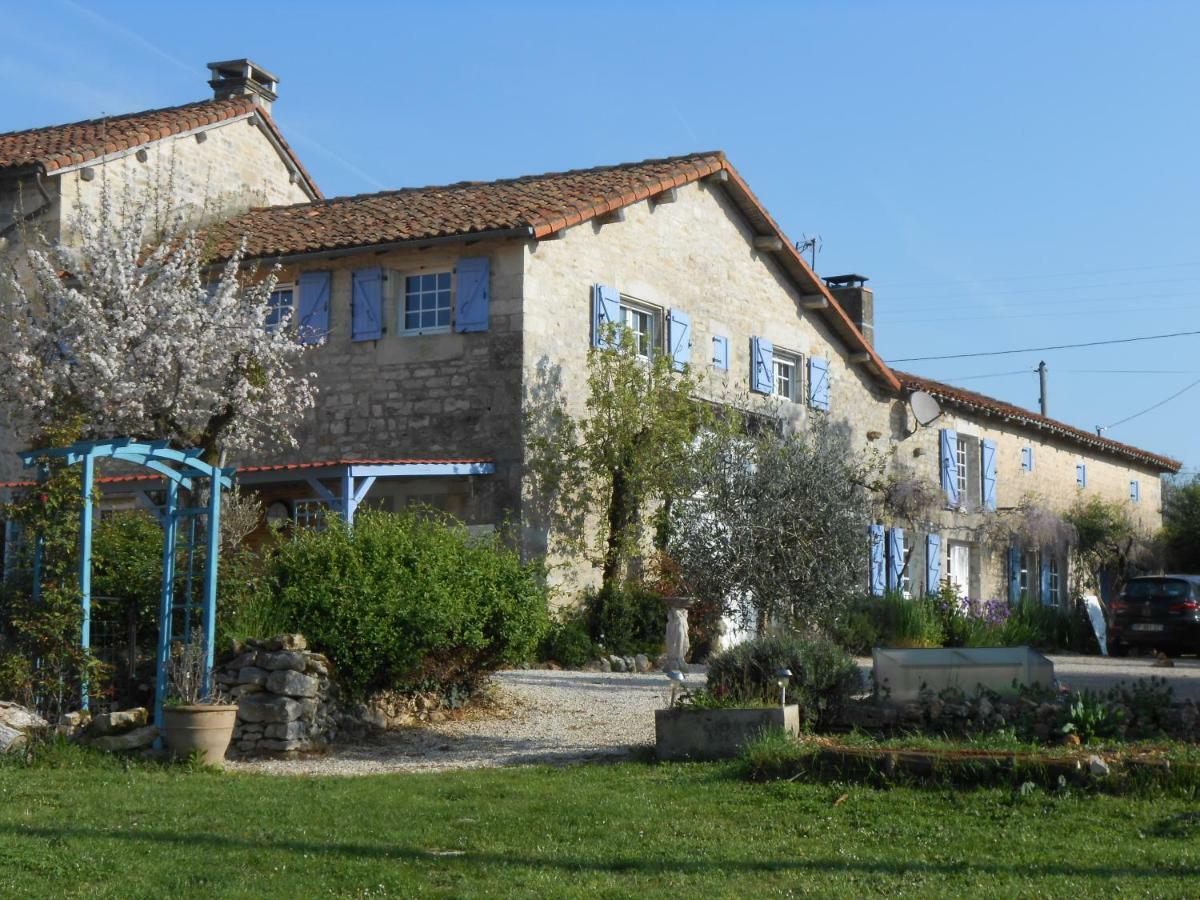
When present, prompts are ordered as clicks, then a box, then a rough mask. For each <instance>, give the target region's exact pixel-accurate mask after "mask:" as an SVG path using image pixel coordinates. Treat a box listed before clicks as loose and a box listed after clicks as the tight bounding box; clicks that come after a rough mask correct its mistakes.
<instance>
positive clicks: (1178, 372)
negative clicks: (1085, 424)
mask: <svg viewBox="0 0 1200 900" xmlns="http://www.w3.org/2000/svg"><path fill="white" fill-rule="evenodd" d="M1054 371H1055V372H1057V373H1058V374H1060V375H1061V374H1063V373H1070V374H1072V375H1200V370H1196V369H1055V370H1054Z"/></svg>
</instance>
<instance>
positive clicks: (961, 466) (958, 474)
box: [954, 437, 967, 504]
mask: <svg viewBox="0 0 1200 900" xmlns="http://www.w3.org/2000/svg"><path fill="white" fill-rule="evenodd" d="M954 445H955V446H954V468H955V472H954V478H955V481H956V483H957V484H958V498H959V502H960V503H964V504H965V503H966V502H967V501H966V497H967V442H966V441H964V440H963V439H962V437H956V438H955V441H954Z"/></svg>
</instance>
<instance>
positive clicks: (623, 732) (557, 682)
mask: <svg viewBox="0 0 1200 900" xmlns="http://www.w3.org/2000/svg"><path fill="white" fill-rule="evenodd" d="M691 679H692V680H695V681H697V682H703V679H704V676H703V675H692V676H691ZM494 681H495V683H496V688H497V691H496V699H497V703H496V706H495V708H492V709H484V710H475V711H471V712H469V713H467V714H466V715H464V716H463V717H462V718H458V719H452V720H447V721H444V722H441V723H439V724H437V725H431V726H427V727H424V728H406V729H402V730H399V731H393V732H388V733H387V734H386V735H384V736H382V737H380V738H377V739H373V740H371V741H367V742H363V743H361V744H356V745H353V746H342V747H336V748H335V749H334V750H333V752H331V753H329V754H327V755H324V756H310V757H304V758H300V759H288V760H283V759H278V760H277V759H263V760H253V761H247V762H231V763H229V765H228V767H229V768H230V769H232V770H237V771H247V772H269V773H275V774H281V775H368V774H377V773H381V772H413V771H438V770H443V769H469V768H477V767H479V766H506V765H520V764H527V763H556V762H568V761H585V760H602V759H620V758H623V757H628V756H630V755H631V754H632V753H633V752H634V751H635V750H636V749H638V748H640V747H649V746H651V745H652V744H653V743H654V710H656V709H660V708H661V707H663V706H664V705H666V699H667V697H668V696H669V694H670V684H669V682H668V681H667V679H666V678H665V677H664V676H663V675H662V674H661V673H659V672H653V673H650V674H647V675H633V674H616V673H613V674H607V673H603V674H602V673H599V672H565V671H550V670H543V669H527V670H519V671H509V672H499V673H497V675H496V676H495V679H494Z"/></svg>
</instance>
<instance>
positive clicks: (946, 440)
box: [940, 428, 959, 506]
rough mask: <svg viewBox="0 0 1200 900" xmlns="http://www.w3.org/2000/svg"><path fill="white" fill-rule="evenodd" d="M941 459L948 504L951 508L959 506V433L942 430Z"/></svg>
mask: <svg viewBox="0 0 1200 900" xmlns="http://www.w3.org/2000/svg"><path fill="white" fill-rule="evenodd" d="M940 459H941V467H942V490H943V491H945V492H946V502H947V503H948V504H949V505H950V506H958V504H959V496H958V432H956V431H954V430H953V429H951V428H943V429H942V437H941V453H940Z"/></svg>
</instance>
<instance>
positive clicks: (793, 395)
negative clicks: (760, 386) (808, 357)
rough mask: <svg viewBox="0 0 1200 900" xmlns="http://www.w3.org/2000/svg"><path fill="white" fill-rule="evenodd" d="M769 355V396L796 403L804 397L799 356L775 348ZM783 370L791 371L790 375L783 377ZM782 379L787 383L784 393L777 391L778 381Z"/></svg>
mask: <svg viewBox="0 0 1200 900" xmlns="http://www.w3.org/2000/svg"><path fill="white" fill-rule="evenodd" d="M771 355H772V360H771V396H772V397H782V398H783V399H784V400H790V401H791V402H792V403H798V402H799V398H801V397H803V396H804V392H803V391H802V390H801V387H802V384H801V379H802V378H803V375H802V372H803V369H802V368H801V366H800V362H801V358H800V354H799V353H791V352H789V351H787V350H780V349H779V348H776V349H775V350H774V351H773V353H772V354H771ZM785 369H791V370H792V371H791V374H790V375H788V376H784V373H783V370H785ZM784 377H786V378H787V381H788V388H787V391H786V392H785V391H781V390H780V389H779V385H780V380H781V379H782V378H784Z"/></svg>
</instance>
